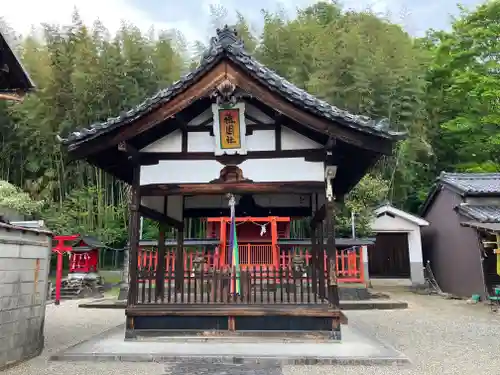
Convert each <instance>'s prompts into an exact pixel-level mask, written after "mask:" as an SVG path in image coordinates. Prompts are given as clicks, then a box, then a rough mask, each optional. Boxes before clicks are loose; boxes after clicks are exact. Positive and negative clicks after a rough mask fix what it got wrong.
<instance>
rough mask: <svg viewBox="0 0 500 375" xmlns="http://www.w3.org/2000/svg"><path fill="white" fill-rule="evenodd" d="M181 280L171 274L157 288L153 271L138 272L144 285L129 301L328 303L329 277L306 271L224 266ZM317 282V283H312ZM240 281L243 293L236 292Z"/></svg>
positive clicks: (300, 269)
mask: <svg viewBox="0 0 500 375" xmlns="http://www.w3.org/2000/svg"><path fill="white" fill-rule="evenodd" d="M183 273H184V275H181V276H182V278H181V281H180V282H179V280H177V281H176V280H175V275H174V274H173V273H172V272H167V273H166V277H165V282H164V283H163V284H162V285H157V284H156V282H155V280H156V273H155V271H154V270H153V269H148V268H143V269H141V270H139V271H138V277H139V278H140V279H141V280H142V283H139V284H137V285H136V286H135V287H134V289H133V290H134V292H135V293H133V294H132V296H131V298H132V300H131V301H129V302H130V303H131V304H132V305H135V304H164V303H174V304H204V303H206V304H218V303H220V304H228V303H232V304H324V303H327V301H326V298H325V294H326V287H325V280H328V274H326V275H325V278H323V279H322V278H317V277H316V278H313V277H311V275H310V273H309V272H308V271H307V270H306V269H305V268H303V269H302V268H300V267H299V268H296V269H293V268H291V267H286V268H282V267H274V266H258V267H257V266H252V267H247V268H246V269H245V270H239V271H236V270H235V269H234V267H229V266H223V267H220V268H218V269H217V268H213V269H211V270H205V269H203V268H201V269H199V270H193V271H187V270H184V272H183ZM313 279H314V280H315V281H314V282H313V281H312V280H313ZM236 282H239V284H240V288H239V293H236V292H235V291H236V290H237V289H236Z"/></svg>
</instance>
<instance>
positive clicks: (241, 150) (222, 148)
mask: <svg viewBox="0 0 500 375" xmlns="http://www.w3.org/2000/svg"><path fill="white" fill-rule="evenodd" d="M212 112H213V116H214V122H213V126H214V136H215V144H216V148H215V155H223V154H227V155H233V154H246V147H245V135H246V124H245V103H237V104H236V105H218V104H213V105H212Z"/></svg>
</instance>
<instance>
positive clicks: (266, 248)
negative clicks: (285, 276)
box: [138, 244, 365, 283]
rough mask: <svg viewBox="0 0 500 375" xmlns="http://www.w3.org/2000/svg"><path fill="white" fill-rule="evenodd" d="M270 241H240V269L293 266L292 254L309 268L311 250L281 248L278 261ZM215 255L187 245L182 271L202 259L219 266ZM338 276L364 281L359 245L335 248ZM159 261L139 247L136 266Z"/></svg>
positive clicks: (150, 266)
mask: <svg viewBox="0 0 500 375" xmlns="http://www.w3.org/2000/svg"><path fill="white" fill-rule="evenodd" d="M270 250H271V245H255V244H248V245H247V244H243V245H240V269H242V270H246V269H253V268H255V267H256V268H255V269H258V267H260V266H264V267H271V266H273V267H275V268H276V269H278V268H279V269H282V270H286V269H288V268H293V258H294V257H299V258H302V259H303V263H304V265H305V268H306V269H309V268H310V265H311V260H312V255H311V251H310V250H309V249H306V248H301V249H297V248H295V249H293V250H290V251H284V250H281V251H280V257H279V262H278V265H279V267H277V266H278V265H276V264H274V260H273V258H272V251H270ZM216 257H218V252H217V251H215V252H213V251H212V252H206V251H200V250H198V251H193V250H189V249H188V248H186V249H185V250H184V260H183V263H184V271H185V272H191V271H192V270H193V269H194V268H195V264H196V262H197V261H198V262H199V260H200V259H203V261H202V262H200V263H201V264H203V269H204V270H205V271H206V272H208V271H209V270H211V269H213V268H220V267H219V266H217V267H214V265H215V264H216V263H215V259H216ZM322 258H323V270H324V272H325V273H326V272H327V270H328V266H327V262H328V258H327V255H326V251H323V257H322ZM336 258H337V278H338V281H339V282H344V283H364V282H365V279H364V272H363V271H364V267H363V260H362V250H361V246H357V247H353V248H350V249H341V250H337V255H336ZM157 264H158V261H157V252H156V251H151V250H141V251H140V253H139V256H138V267H139V270H148V271H156V267H157ZM174 269H175V251H174V250H173V249H168V252H167V254H166V256H165V270H166V275H170V274H173V273H174Z"/></svg>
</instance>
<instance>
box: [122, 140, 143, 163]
mask: <svg viewBox="0 0 500 375" xmlns="http://www.w3.org/2000/svg"><path fill="white" fill-rule="evenodd" d="M118 151H120V152H123V153H125V154H126V155H127V158H128V160H130V161H132V162H133V163H139V161H140V157H141V154H140V152H139V151H138V150H137V149H136V148H135V147H133V146H131V145H129V144H128V143H127V142H120V143H118Z"/></svg>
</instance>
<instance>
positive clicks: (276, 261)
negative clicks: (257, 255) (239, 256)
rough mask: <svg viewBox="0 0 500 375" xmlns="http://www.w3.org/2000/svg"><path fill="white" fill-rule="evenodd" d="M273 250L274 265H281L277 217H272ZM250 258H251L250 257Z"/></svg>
mask: <svg viewBox="0 0 500 375" xmlns="http://www.w3.org/2000/svg"><path fill="white" fill-rule="evenodd" d="M271 247H272V249H271V251H272V256H273V258H274V259H273V265H274V266H275V267H279V264H280V251H279V249H278V224H277V223H276V217H275V216H273V217H271ZM248 260H250V258H248Z"/></svg>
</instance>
